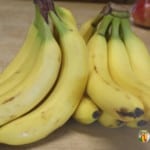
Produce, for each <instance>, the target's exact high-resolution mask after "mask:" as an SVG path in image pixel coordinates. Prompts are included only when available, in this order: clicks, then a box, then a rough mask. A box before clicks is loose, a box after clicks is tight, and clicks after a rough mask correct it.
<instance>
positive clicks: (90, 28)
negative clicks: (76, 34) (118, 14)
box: [80, 3, 111, 43]
mask: <svg viewBox="0 0 150 150" xmlns="http://www.w3.org/2000/svg"><path fill="white" fill-rule="evenodd" d="M110 11H111V7H110V4H109V3H108V4H107V5H105V6H104V8H103V9H102V10H101V11H100V12H99V13H98V14H97V16H95V17H92V18H91V19H89V20H87V21H86V22H85V23H83V24H82V25H81V27H80V33H81V35H82V37H83V38H84V40H85V42H86V43H88V41H89V39H90V38H91V36H92V35H93V33H94V32H95V30H96V28H97V26H98V24H99V23H100V21H101V19H102V18H103V17H104V16H105V15H107V14H109V12H110Z"/></svg>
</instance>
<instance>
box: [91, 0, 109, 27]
mask: <svg viewBox="0 0 150 150" xmlns="http://www.w3.org/2000/svg"><path fill="white" fill-rule="evenodd" d="M110 12H111V7H110V4H109V3H108V4H107V5H106V6H105V7H104V8H103V9H102V10H101V11H100V12H99V14H98V15H97V16H96V18H95V19H94V21H93V23H92V26H93V27H94V28H96V27H97V25H98V23H99V22H100V21H101V20H102V19H103V17H104V16H105V15H108V14H109V13H110Z"/></svg>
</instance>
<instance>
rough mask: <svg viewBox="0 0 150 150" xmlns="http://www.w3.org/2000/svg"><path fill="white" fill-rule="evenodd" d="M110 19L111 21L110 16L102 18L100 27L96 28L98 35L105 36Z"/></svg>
mask: <svg viewBox="0 0 150 150" xmlns="http://www.w3.org/2000/svg"><path fill="white" fill-rule="evenodd" d="M112 19H113V17H112V16H111V15H106V16H104V18H103V19H102V21H101V23H100V25H99V26H98V28H97V32H98V34H100V35H103V36H105V34H106V31H107V29H108V27H109V25H110V23H111V21H112Z"/></svg>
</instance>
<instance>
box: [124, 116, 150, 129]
mask: <svg viewBox="0 0 150 150" xmlns="http://www.w3.org/2000/svg"><path fill="white" fill-rule="evenodd" d="M148 123H149V118H147V117H146V116H142V117H139V118H137V119H135V120H133V121H129V122H126V126H127V127H130V128H143V127H146V126H147V125H148Z"/></svg>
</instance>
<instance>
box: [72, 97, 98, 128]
mask: <svg viewBox="0 0 150 150" xmlns="http://www.w3.org/2000/svg"><path fill="white" fill-rule="evenodd" d="M99 116H100V109H99V108H98V107H97V106H96V105H95V103H94V102H93V101H92V99H90V98H89V97H88V96H83V97H82V99H81V101H80V103H79V106H78V107H77V109H76V111H75V113H74V114H73V119H75V120H76V121H77V122H79V123H81V124H86V125H87V124H91V123H93V122H95V121H96V120H97V119H98V118H99Z"/></svg>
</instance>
